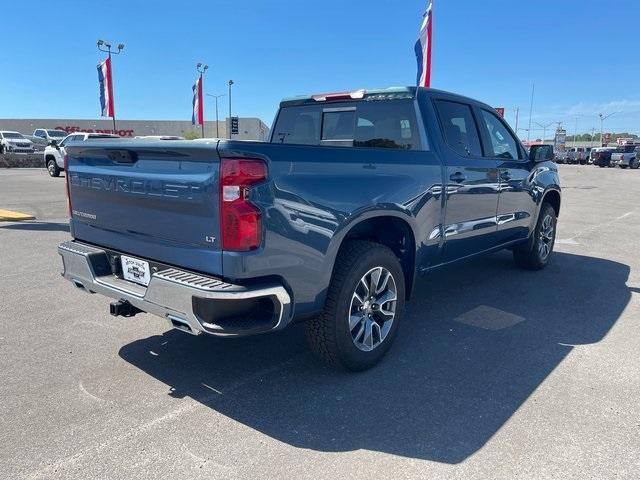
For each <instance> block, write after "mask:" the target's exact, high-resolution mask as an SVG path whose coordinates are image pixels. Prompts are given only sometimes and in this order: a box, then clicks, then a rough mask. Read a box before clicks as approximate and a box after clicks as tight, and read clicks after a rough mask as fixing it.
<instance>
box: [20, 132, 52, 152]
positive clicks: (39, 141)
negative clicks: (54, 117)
mask: <svg viewBox="0 0 640 480" xmlns="http://www.w3.org/2000/svg"><path fill="white" fill-rule="evenodd" d="M24 138H26V139H28V140H31V142H32V143H33V150H34V152H35V153H39V152H44V149H45V148H46V146H47V141H46V140H45V139H43V138H40V137H34V136H33V135H24Z"/></svg>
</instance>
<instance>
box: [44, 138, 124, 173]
mask: <svg viewBox="0 0 640 480" xmlns="http://www.w3.org/2000/svg"><path fill="white" fill-rule="evenodd" d="M88 138H120V137H119V136H118V135H111V134H109V133H86V132H75V133H72V134H70V135H67V136H66V137H65V138H64V139H63V140H62V141H61V142H60V143H58V142H57V141H56V140H55V139H53V140H52V142H51V145H49V146H48V147H47V148H45V149H44V165H45V167H47V171H48V172H49V175H51V176H52V177H58V176H60V172H61V171H62V170H64V156H65V155H66V152H65V146H66V145H67V144H68V143H69V142H84V141H85V140H86V139H88Z"/></svg>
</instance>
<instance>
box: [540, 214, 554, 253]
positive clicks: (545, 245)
mask: <svg viewBox="0 0 640 480" xmlns="http://www.w3.org/2000/svg"><path fill="white" fill-rule="evenodd" d="M552 248H553V218H551V215H547V216H545V217H544V219H543V220H542V224H541V225H540V241H539V242H538V255H540V260H542V261H544V260H546V259H547V257H548V256H549V254H550V253H551V249H552Z"/></svg>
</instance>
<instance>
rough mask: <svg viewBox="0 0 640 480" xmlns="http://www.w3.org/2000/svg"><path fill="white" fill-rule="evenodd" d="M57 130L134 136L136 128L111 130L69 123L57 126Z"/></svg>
mask: <svg viewBox="0 0 640 480" xmlns="http://www.w3.org/2000/svg"><path fill="white" fill-rule="evenodd" d="M56 130H64V131H65V132H67V133H74V132H87V133H115V134H116V135H119V136H121V137H133V133H134V132H135V130H109V129H93V128H80V127H78V126H75V125H67V126H64V127H61V126H59V127H56Z"/></svg>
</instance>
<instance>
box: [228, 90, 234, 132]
mask: <svg viewBox="0 0 640 480" xmlns="http://www.w3.org/2000/svg"><path fill="white" fill-rule="evenodd" d="M231 85H233V80H229V138H231Z"/></svg>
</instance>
